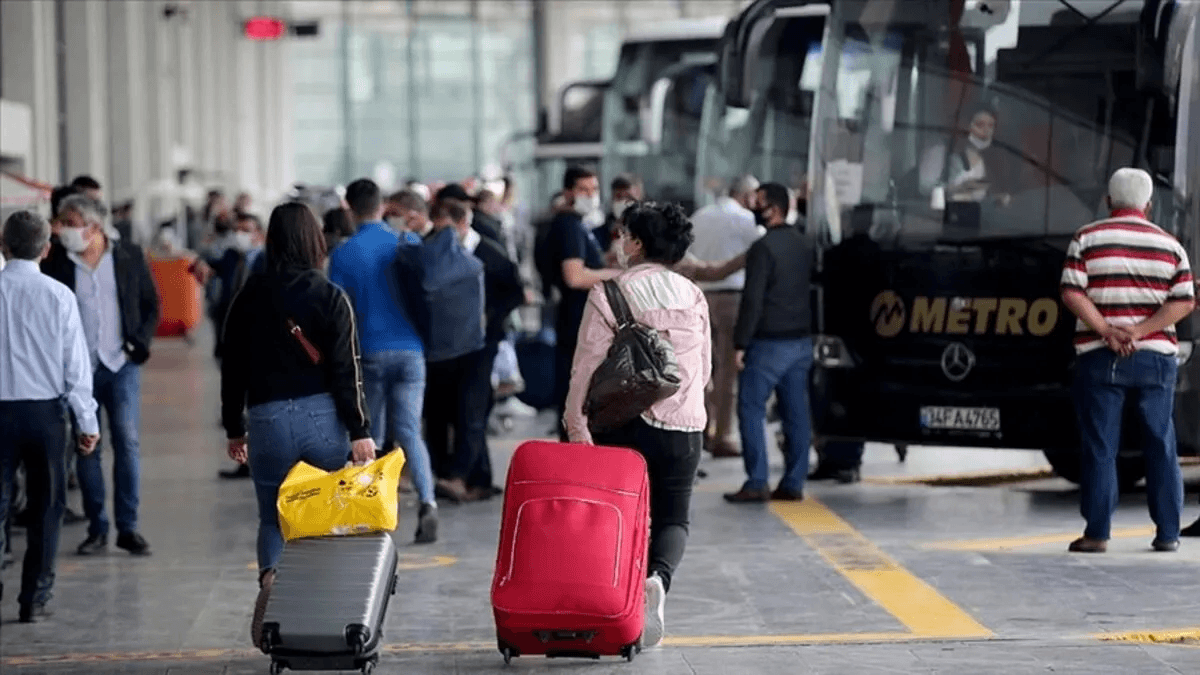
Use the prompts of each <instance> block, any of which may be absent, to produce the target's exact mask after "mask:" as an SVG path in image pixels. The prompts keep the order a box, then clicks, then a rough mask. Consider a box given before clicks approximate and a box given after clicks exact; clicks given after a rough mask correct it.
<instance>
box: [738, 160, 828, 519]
mask: <svg viewBox="0 0 1200 675" xmlns="http://www.w3.org/2000/svg"><path fill="white" fill-rule="evenodd" d="M756 201H757V204H758V208H759V211H760V212H761V213H762V215H763V217H764V220H765V221H766V224H767V233H766V234H764V235H763V236H762V238H761V239H759V240H758V241H756V242H754V244H753V245H751V246H750V250H749V251H748V252H747V254H746V284H745V287H744V288H743V290H742V297H741V302H740V304H739V306H738V318H737V323H736V324H735V327H734V332H733V336H734V337H733V339H734V346H735V348H736V349H737V351H736V352H734V363H735V364H736V366H737V369H738V370H739V371H741V374H740V376H739V379H738V395H737V400H738V408H737V412H738V425H739V430H740V432H741V437H742V461H743V462H744V464H745V467H746V481H745V483H743V485H742V488H741V489H740V490H738V491H737V492H732V493H728V494H726V495H725V500H726V501H729V502H732V503H747V502H765V501H767V500H768V499H778V500H788V501H797V500H801V499H803V498H804V492H803V490H804V480H805V477H806V476H807V474H808V454H809V448H810V446H811V445H812V428H811V425H810V420H809V418H810V415H811V412H810V409H809V402H808V401H809V396H808V388H809V382H808V376H809V371H810V370H811V369H812V358H813V356H812V350H813V348H812V305H811V299H810V295H811V289H812V272H813V267H814V265H815V262H816V254H815V251H814V249H813V245H812V243H811V242H810V241H809V240H808V239H806V238H805V237H804V235H803V234H801V233H800V229H799V228H798V227H795V226H792V225H789V224H788V223H787V214H788V210H789V207H790V202H791V199H790V197H789V195H788V189H787V188H786V187H784V186H783V185H780V184H779V183H765V184H763V185H762V186H761V187H759V188H758V195H757V197H756ZM771 392H776V394H777V396H778V398H779V408H780V417H782V418H783V431H784V437H785V439H786V442H785V444H784V446H783V448H782V449H783V454H784V474H783V478H782V479H781V480H780V482H779V485H778V487H777V488H776V489H775V491H774V492H771V491H769V490H768V489H767V478H768V471H767V464H768V462H767V441H766V433H765V426H764V425H765V423H766V405H767V399H768V398H769V397H770V395H771Z"/></svg>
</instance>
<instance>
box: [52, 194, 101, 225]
mask: <svg viewBox="0 0 1200 675" xmlns="http://www.w3.org/2000/svg"><path fill="white" fill-rule="evenodd" d="M68 211H71V212H74V213H78V214H79V215H81V216H83V219H84V220H87V221H90V222H93V223H100V224H101V225H103V224H104V221H105V220H106V219H107V218H108V209H107V208H106V207H105V206H104V204H103V203H101V202H100V201H98V200H95V199H92V198H91V197H89V196H87V195H83V194H74V195H71V196H70V197H67V198H66V199H64V200H62V203H61V204H59V205H58V213H59V214H60V215H61V214H63V213H66V212H68Z"/></svg>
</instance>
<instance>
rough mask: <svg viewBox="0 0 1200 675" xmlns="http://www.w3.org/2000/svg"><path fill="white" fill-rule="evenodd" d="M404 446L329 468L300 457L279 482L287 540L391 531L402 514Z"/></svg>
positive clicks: (280, 502)
mask: <svg viewBox="0 0 1200 675" xmlns="http://www.w3.org/2000/svg"><path fill="white" fill-rule="evenodd" d="M403 467H404V453H403V452H401V451H400V449H399V448H397V449H396V450H393V451H392V452H390V453H388V454H387V455H386V456H385V457H381V458H379V459H377V460H375V461H374V462H371V463H370V464H367V465H366V466H348V467H346V468H344V469H340V470H338V471H334V472H333V473H328V472H325V471H322V470H321V469H318V468H317V467H315V466H312V465H310V464H306V463H304V462H300V463H299V464H297V465H296V466H294V467H292V470H291V471H289V472H288V475H287V478H285V479H283V485H280V486H279V499H278V501H276V503H275V504H276V506H277V507H278V508H279V526H280V528H281V529H282V530H283V538H284V539H285V540H287V541H291V540H293V539H300V538H302V537H323V536H326V535H347V534H364V533H367V532H390V531H392V530H394V529H396V525H397V520H398V518H399V514H398V512H397V509H398V508H399V503H398V496H397V494H396V493H397V491H398V490H399V487H400V469H402V468H403Z"/></svg>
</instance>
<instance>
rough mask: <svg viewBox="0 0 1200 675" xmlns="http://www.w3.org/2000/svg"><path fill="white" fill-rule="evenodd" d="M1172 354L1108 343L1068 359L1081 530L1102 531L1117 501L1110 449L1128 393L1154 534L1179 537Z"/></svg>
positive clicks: (1104, 534)
mask: <svg viewBox="0 0 1200 675" xmlns="http://www.w3.org/2000/svg"><path fill="white" fill-rule="evenodd" d="M1176 370H1177V366H1176V364H1175V357H1173V356H1167V355H1165V354H1158V353H1155V352H1149V351H1138V352H1134V353H1133V354H1132V355H1131V356H1128V357H1121V356H1118V355H1117V354H1116V353H1115V352H1113V351H1111V350H1109V349H1107V348H1102V349H1095V350H1093V351H1090V352H1087V353H1086V354H1082V355H1080V357H1079V359H1078V361H1077V362H1076V366H1075V387H1074V389H1075V392H1074V393H1075V412H1076V415H1077V417H1078V418H1079V440H1080V446H1081V451H1082V453H1083V474H1082V478H1081V480H1080V481H1079V487H1080V507H1079V510H1080V513H1081V514H1082V515H1083V517H1084V519H1085V520H1087V528H1086V529H1085V530H1084V531H1083V534H1084V536H1085V537H1088V538H1091V539H1108V538H1109V536H1110V535H1111V531H1110V530H1111V525H1112V514H1113V511H1114V510H1115V509H1116V508H1117V494H1118V486H1117V452H1118V450H1120V445H1121V412H1122V410H1123V409H1124V407H1125V399H1126V398H1127V397H1129V398H1131V399H1133V400H1134V401H1135V402H1136V404H1137V405H1136V409H1137V415H1138V417H1139V418H1140V420H1141V423H1142V424H1141V426H1142V452H1143V454H1144V455H1145V457H1146V501H1147V503H1148V505H1149V507H1150V518H1151V520H1153V521H1154V524H1155V525H1156V526H1158V533H1157V535H1156V537H1155V538H1156V539H1157V540H1159V541H1175V540H1177V539H1179V517H1180V512H1181V511H1182V510H1183V477H1182V475H1181V474H1180V471H1179V457H1178V455H1177V452H1178V450H1177V449H1176V447H1175V425H1174V420H1173V418H1172V416H1173V415H1174V412H1175V410H1174V408H1175V376H1176Z"/></svg>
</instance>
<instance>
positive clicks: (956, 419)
mask: <svg viewBox="0 0 1200 675" xmlns="http://www.w3.org/2000/svg"><path fill="white" fill-rule="evenodd" d="M921 427H922V428H924V429H952V430H956V431H1000V409H999V408H958V407H954V406H941V405H927V406H922V407H921Z"/></svg>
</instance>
